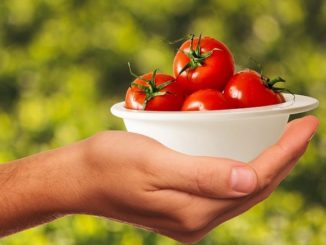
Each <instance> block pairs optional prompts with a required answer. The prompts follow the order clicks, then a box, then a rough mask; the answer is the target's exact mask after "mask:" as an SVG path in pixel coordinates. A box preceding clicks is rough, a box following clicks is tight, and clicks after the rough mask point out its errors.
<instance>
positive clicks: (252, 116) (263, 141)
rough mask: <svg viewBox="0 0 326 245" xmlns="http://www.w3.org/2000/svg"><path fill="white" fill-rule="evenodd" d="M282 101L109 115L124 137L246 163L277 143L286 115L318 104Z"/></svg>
mask: <svg viewBox="0 0 326 245" xmlns="http://www.w3.org/2000/svg"><path fill="white" fill-rule="evenodd" d="M284 96H285V99H286V102H284V103H281V104H277V105H272V106H262V107H253V108H245V109H230V110H216V111H189V112H181V111H175V112H174V111H164V112H160V111H141V110H130V109H126V108H125V107H124V102H120V103H117V104H115V105H113V106H112V107H111V112H112V114H114V115H115V116H117V117H120V118H123V120H124V124H125V126H126V129H127V130H128V131H129V132H134V133H139V134H143V135H146V136H149V137H151V138H153V139H156V140H158V141H159V142H161V143H162V144H164V145H166V146H167V147H170V148H171V149H174V150H177V151H180V152H183V153H187V154H190V155H201V156H215V157H227V158H231V159H235V160H240V161H245V162H246V161H250V160H252V159H254V158H255V157H256V156H257V155H258V154H259V153H260V152H261V151H262V150H263V149H265V148H266V147H268V146H269V145H271V144H273V143H275V142H276V141H277V140H278V139H279V137H280V135H281V134H282V132H283V130H284V128H285V126H286V124H287V121H288V120H289V116H290V114H297V113H301V112H306V111H310V110H312V109H314V108H316V107H317V106H318V104H319V102H318V100H317V99H315V98H312V97H308V96H302V95H291V94H284Z"/></svg>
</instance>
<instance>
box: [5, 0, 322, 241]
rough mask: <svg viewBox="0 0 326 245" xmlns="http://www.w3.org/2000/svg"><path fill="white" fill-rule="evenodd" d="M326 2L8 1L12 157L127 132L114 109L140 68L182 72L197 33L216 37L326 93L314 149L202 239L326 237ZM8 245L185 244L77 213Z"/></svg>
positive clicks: (300, 88)
mask: <svg viewBox="0 0 326 245" xmlns="http://www.w3.org/2000/svg"><path fill="white" fill-rule="evenodd" d="M325 28H326V1H323V0H312V1H304V0H284V1H281V0H277V1H267V0H262V1H253V0H248V1H241V0H234V1H222V0H207V1H199V0H188V1H181V0H166V1H157V0H155V1H154V0H143V1H141V3H140V2H139V1H133V0H120V1H113V0H97V1H91V0H55V1H54V0H24V1H22V0H10V1H9V0H2V1H1V2H0V132H1V133H0V162H6V161H9V160H12V159H16V158H19V157H22V156H25V155H28V154H31V153H35V152H39V151H42V150H46V149H50V148H54V147H58V146H61V145H64V144H67V143H71V142H73V141H76V140H79V139H82V138H84V137H88V136H90V135H92V134H93V133H95V132H96V131H100V130H105V129H122V128H123V125H122V123H121V121H120V120H118V119H115V118H114V117H113V116H111V115H109V113H108V109H109V106H110V105H111V104H112V103H114V102H117V101H119V100H122V99H123V96H124V90H125V89H126V88H127V86H128V84H129V82H130V80H131V76H130V75H129V73H128V68H127V62H128V61H130V62H131V63H132V65H133V67H134V69H135V70H136V71H137V72H138V73H145V72H149V71H151V70H153V69H154V68H157V67H159V68H160V70H161V71H163V72H168V73H171V72H172V67H171V66H172V65H171V63H172V60H173V56H174V53H175V51H176V49H177V47H178V45H179V44H175V45H170V44H169V41H173V40H176V39H178V38H180V37H183V36H186V35H187V34H190V33H196V34H199V33H202V34H204V35H210V36H213V37H216V38H217V39H220V40H222V41H223V42H225V43H226V44H227V45H228V46H229V48H230V49H231V50H232V51H233V53H234V56H235V59H236V62H237V69H238V70H239V69H241V68H244V67H247V66H249V65H250V59H249V57H252V58H254V59H255V60H257V61H259V62H260V63H262V64H263V65H264V68H263V72H264V73H265V74H266V75H271V76H278V75H281V76H282V77H284V78H286V79H287V83H288V84H287V86H288V87H289V88H290V89H291V90H292V91H294V92H295V93H299V94H306V95H311V96H314V97H316V98H318V99H319V100H320V103H321V104H320V107H319V108H318V110H316V111H315V114H316V115H317V116H318V117H319V118H320V120H321V126H320V130H319V132H318V134H317V135H316V137H315V138H314V140H313V142H312V144H311V146H310V148H309V150H308V152H307V154H306V155H305V156H304V157H303V159H301V160H300V164H299V165H298V166H297V168H296V169H295V170H294V172H293V173H292V174H291V175H290V176H289V177H288V178H287V180H286V181H284V183H282V184H281V186H280V188H279V189H278V190H277V191H276V192H275V193H274V194H273V195H272V196H271V197H270V198H269V199H268V200H267V201H265V202H264V203H262V204H260V205H258V206H256V207H255V208H253V209H252V210H250V211H249V212H247V213H246V214H244V215H242V216H240V217H238V218H235V219H233V220H231V221H229V222H227V223H226V224H223V225H221V226H220V227H219V228H217V229H215V230H214V231H213V232H212V233H210V234H209V236H207V238H205V239H204V240H203V241H202V242H201V243H200V244H251V245H252V244H316V245H319V244H326V236H325V234H326V223H325V220H326V210H325V206H326V188H325V187H326V178H324V174H325V173H326V121H325V117H326V97H325V94H326V86H325V82H326V72H325V71H326V46H325V44H326V29H325ZM0 244H4V245H14V244H34V245H38V244H40V245H41V244H42V245H44V244H56V245H57V244H64V245H66V244H131V245H138V244H158V245H163V244H164V245H169V244H176V242H174V241H172V240H170V239H168V238H165V237H161V236H158V235H155V234H152V233H148V232H145V231H142V230H138V229H136V228H133V227H130V226H128V225H123V224H118V223H115V222H111V221H107V220H103V219H99V218H94V217H89V216H73V217H66V218H63V219H60V220H58V221H55V222H53V223H51V224H48V225H43V226H40V227H37V228H34V229H30V230H28V231H25V232H22V233H19V234H16V235H13V236H10V237H8V238H5V239H3V240H2V241H0Z"/></svg>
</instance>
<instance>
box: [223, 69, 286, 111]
mask: <svg viewBox="0 0 326 245" xmlns="http://www.w3.org/2000/svg"><path fill="white" fill-rule="evenodd" d="M277 82H285V80H284V79H282V78H280V77H279V78H277V79H273V80H270V79H269V78H267V77H265V76H263V75H261V74H259V73H258V72H256V71H253V70H249V69H247V70H243V71H240V72H238V73H237V74H235V75H234V76H233V77H232V78H231V79H230V81H229V82H228V83H227V85H226V87H225V89H224V96H225V98H226V99H227V100H229V101H230V102H231V103H232V104H234V105H235V106H236V107H241V108H244V107H256V106H266V105H273V104H279V103H282V102H284V101H285V99H284V97H283V95H282V94H281V93H280V91H282V89H280V88H275V87H274V85H275V84H276V83H277Z"/></svg>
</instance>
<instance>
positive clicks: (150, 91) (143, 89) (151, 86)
mask: <svg viewBox="0 0 326 245" xmlns="http://www.w3.org/2000/svg"><path fill="white" fill-rule="evenodd" d="M128 66H129V72H130V74H131V75H132V76H133V77H135V78H136V79H140V80H142V81H144V82H145V85H143V84H139V83H137V82H136V80H134V81H133V82H131V84H130V87H136V88H138V89H139V90H140V91H139V92H140V93H143V94H145V99H144V103H143V110H145V109H146V106H147V104H148V102H149V101H150V100H151V99H152V98H154V97H156V96H163V95H165V94H169V92H168V91H161V90H162V89H163V88H165V87H167V86H168V85H170V84H171V83H172V82H174V81H175V79H171V80H168V81H166V82H164V83H161V84H160V85H158V86H157V85H156V83H155V78H156V74H157V71H158V69H155V70H154V71H153V75H152V77H151V79H149V80H148V79H145V78H143V77H142V76H138V75H137V74H135V73H134V72H133V71H132V69H131V65H130V63H129V62H128Z"/></svg>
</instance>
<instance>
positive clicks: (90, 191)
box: [0, 116, 318, 243]
mask: <svg viewBox="0 0 326 245" xmlns="http://www.w3.org/2000/svg"><path fill="white" fill-rule="evenodd" d="M317 127H318V120H317V119H316V118H315V117H313V116H307V117H304V118H302V119H297V120H294V121H292V122H291V123H289V125H288V127H287V129H286V131H285V132H284V134H283V136H282V137H281V139H280V140H279V141H278V142H277V143H276V144H275V145H273V146H271V147H270V148H268V149H266V150H265V151H264V152H262V153H261V154H260V155H259V156H258V157H257V158H256V159H255V160H253V161H252V162H250V163H247V164H245V163H242V162H238V161H233V160H230V159H221V158H211V157H193V156H189V155H185V154H181V153H178V152H175V151H172V150H170V149H168V148H166V147H164V146H163V145H161V144H160V143H158V142H156V141H154V140H152V139H150V138H147V137H144V136H141V135H137V134H132V133H126V132H119V131H107V132H102V133H98V134H96V135H95V136H93V137H91V138H89V139H86V140H84V141H80V142H77V143H75V144H72V145H70V146H65V147H62V148H59V149H55V150H52V151H48V152H43V153H39V154H35V155H32V156H29V157H26V158H23V159H19V160H15V161H13V162H9V163H6V164H2V165H0V199H1V202H0V217H1V219H0V235H1V236H5V235H9V234H12V233H15V232H18V231H20V230H23V229H26V228H29V227H32V226H35V225H38V224H42V223H44V222H49V221H51V220H53V219H56V218H58V217H62V216H64V215H67V214H79V213H86V214H91V215H97V216H103V217H107V218H109V219H114V220H119V221H123V222H127V223H131V224H133V225H135V226H139V227H142V228H145V229H148V230H150V231H154V232H158V233H160V234H163V235H166V236H169V237H171V238H173V239H176V240H178V241H181V242H185V243H193V242H197V241H199V240H200V239H202V238H203V237H204V236H205V235H206V234H207V233H208V232H209V231H210V230H212V229H213V228H215V227H216V226H218V225H219V224H221V223H223V222H225V221H227V220H228V219H231V218H233V217H235V216H237V215H239V214H241V213H243V212H245V211H246V210H248V209H250V208H251V207H252V206H254V205H256V204H257V203H259V202H261V201H262V200H264V199H266V198H267V197H268V196H269V195H270V194H271V193H272V191H273V190H274V189H275V188H276V187H277V186H278V185H279V184H280V182H281V181H282V180H283V179H284V178H285V177H286V176H287V175H288V174H289V172H290V171H291V169H292V168H293V167H294V166H295V164H296V162H297V161H298V159H299V158H300V157H301V156H302V155H303V153H304V152H305V150H306V148H307V146H308V144H309V141H310V140H311V138H312V136H313V135H314V133H315V132H316V130H317ZM131 142H132V147H130V144H131ZM241 173H247V175H241Z"/></svg>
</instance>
